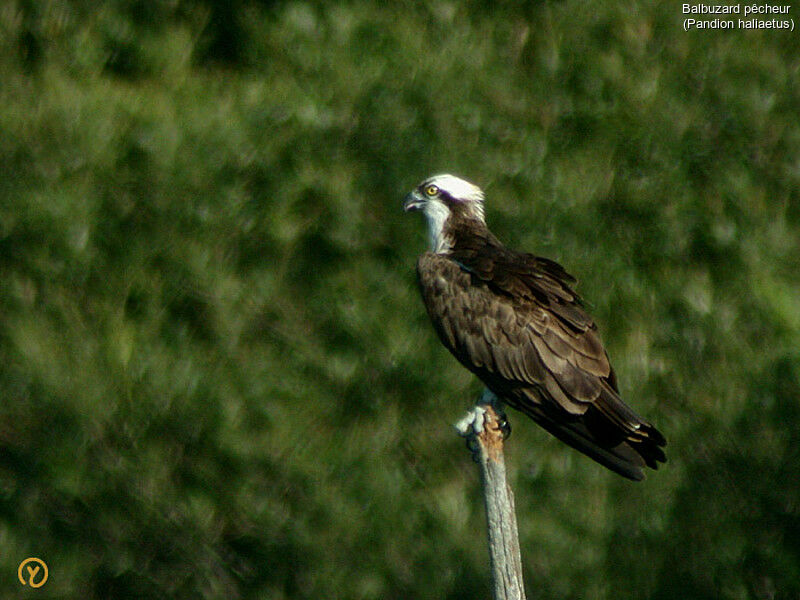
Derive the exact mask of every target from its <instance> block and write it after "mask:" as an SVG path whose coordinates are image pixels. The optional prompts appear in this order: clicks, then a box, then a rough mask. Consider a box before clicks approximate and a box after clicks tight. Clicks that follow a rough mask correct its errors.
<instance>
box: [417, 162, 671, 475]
mask: <svg viewBox="0 0 800 600" xmlns="http://www.w3.org/2000/svg"><path fill="white" fill-rule="evenodd" d="M404 209H405V210H406V211H420V212H422V214H423V215H425V217H426V219H427V222H428V232H429V236H430V245H431V250H430V251H429V252H425V253H424V254H423V255H422V256H420V257H419V260H418V262H417V277H418V281H419V287H420V291H421V292H422V299H423V300H424V302H425V307H426V309H427V311H428V315H429V316H430V318H431V321H432V322H433V326H434V328H435V329H436V332H437V333H438V335H439V338H440V339H441V341H442V343H443V344H444V345H445V346H446V347H447V349H448V350H450V352H452V353H453V355H454V356H455V357H456V358H457V359H458V360H459V362H460V363H461V364H462V365H464V366H465V367H466V368H467V369H469V370H470V371H472V372H473V373H474V374H475V375H477V376H478V377H479V378H480V379H481V380H482V381H483V383H484V384H485V385H486V387H487V388H488V389H489V390H490V391H491V392H493V393H494V394H495V395H496V396H497V397H498V398H499V399H500V400H502V401H503V402H505V403H506V404H508V405H509V406H511V407H512V408H515V409H517V410H519V411H522V412H523V413H524V414H526V415H528V416H529V417H530V418H532V419H533V420H534V421H535V422H537V423H538V424H539V425H541V426H542V427H544V428H545V429H546V430H547V431H549V432H550V433H552V434H553V435H554V436H555V437H557V438H558V439H560V440H561V441H563V442H565V443H567V444H569V445H570V446H572V447H573V448H575V449H577V450H579V451H581V452H583V453H584V454H586V455H587V456H589V457H591V458H592V459H594V460H595V461H597V462H599V463H600V464H602V465H604V466H605V467H607V468H609V469H611V470H612V471H614V472H616V473H619V474H620V475H622V476H624V477H627V478H629V479H633V480H640V479H642V478H643V477H644V475H643V473H642V468H643V467H645V466H647V467H651V468H653V469H655V468H657V467H658V463H659V462H664V461H665V460H666V457H665V455H664V451H663V450H662V447H663V446H665V445H666V440H665V439H664V436H663V435H661V433H660V432H659V431H658V430H657V429H656V428H655V427H653V426H652V425H651V424H650V423H648V422H647V421H645V420H644V419H643V418H641V417H640V416H639V415H637V414H636V413H635V412H634V411H633V410H632V409H631V408H630V407H628V406H627V405H626V404H625V403H624V402H623V401H622V399H621V398H620V396H619V389H618V388H617V381H616V377H615V375H614V370H613V369H612V368H611V365H610V363H609V360H608V355H607V354H606V351H605V349H604V348H603V345H602V343H601V341H600V337H599V335H598V333H597V326H596V325H595V322H594V321H593V319H592V317H590V316H589V314H588V313H587V312H586V310H585V308H584V306H583V305H582V303H581V300H580V298H579V297H578V295H577V294H576V293H575V292H574V291H573V285H574V284H575V279H574V278H573V277H572V276H571V275H569V274H568V273H567V272H566V271H565V270H564V269H563V267H561V265H559V264H558V263H556V262H554V261H552V260H549V259H547V258H542V257H539V256H534V255H533V254H527V253H524V252H518V251H515V250H511V249H510V248H507V247H505V246H504V245H503V244H501V243H500V241H499V240H498V239H497V238H496V237H495V236H494V235H493V234H492V232H491V231H489V229H488V227H487V226H486V220H485V217H484V194H483V191H482V190H481V189H480V188H479V187H477V186H475V185H473V184H471V183H469V182H468V181H464V180H463V179H460V178H458V177H455V176H454V175H449V174H442V175H436V176H434V177H430V178H429V179H426V180H425V181H423V182H422V183H420V184H419V185H418V186H417V187H416V188H415V189H414V190H412V191H411V192H410V193H409V194H408V195H407V196H406V199H405V204H404Z"/></svg>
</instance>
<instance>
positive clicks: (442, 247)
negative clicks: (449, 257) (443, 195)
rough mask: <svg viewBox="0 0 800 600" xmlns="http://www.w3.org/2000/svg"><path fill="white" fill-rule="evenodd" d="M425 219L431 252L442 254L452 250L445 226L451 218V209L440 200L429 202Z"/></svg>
mask: <svg viewBox="0 0 800 600" xmlns="http://www.w3.org/2000/svg"><path fill="white" fill-rule="evenodd" d="M423 212H424V214H425V218H426V219H427V221H428V239H429V240H430V243H431V250H432V251H433V252H436V253H437V254H440V253H442V252H447V251H448V250H450V243H449V242H448V241H447V238H446V237H445V236H444V224H445V223H446V222H447V219H448V218H449V217H450V209H449V208H447V206H445V204H444V203H443V202H440V201H439V200H429V201H428V202H426V203H425V208H424V209H423Z"/></svg>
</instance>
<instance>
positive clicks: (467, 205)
mask: <svg viewBox="0 0 800 600" xmlns="http://www.w3.org/2000/svg"><path fill="white" fill-rule="evenodd" d="M483 200H484V195H483V190H481V188H479V187H478V186H477V185H474V184H472V183H470V182H469V181H465V180H463V179H461V178H459V177H456V176H455V175H449V174H447V173H445V174H443V175H434V176H433V177H429V178H428V179H426V180H425V181H423V182H422V183H420V184H419V185H418V186H417V187H415V188H414V189H413V190H411V192H410V193H409V194H408V195H407V196H406V199H405V203H404V204H403V208H404V209H405V210H406V212H408V211H417V210H418V211H421V212H422V214H424V215H425V218H426V219H427V221H428V233H429V234H430V239H431V249H432V250H433V251H434V252H447V250H449V248H450V245H451V244H452V242H451V241H450V240H449V236H448V235H446V228H447V225H448V224H449V223H450V222H451V220H452V218H453V217H456V219H457V220H459V221H472V222H473V223H474V222H478V223H480V224H481V225H484V226H485V223H486V222H485V220H484V216H483Z"/></svg>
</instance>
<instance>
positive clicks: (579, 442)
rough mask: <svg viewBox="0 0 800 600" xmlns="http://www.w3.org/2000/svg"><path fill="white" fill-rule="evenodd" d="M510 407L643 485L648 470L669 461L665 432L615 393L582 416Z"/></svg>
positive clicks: (540, 407) (537, 407) (539, 407)
mask: <svg viewBox="0 0 800 600" xmlns="http://www.w3.org/2000/svg"><path fill="white" fill-rule="evenodd" d="M606 391H607V392H608V393H605V392H606ZM510 404H511V406H513V407H514V408H517V409H518V410H521V411H522V412H524V413H525V414H526V415H528V416H529V417H531V418H532V419H533V420H534V421H536V422H537V423H538V424H539V425H541V426H542V427H543V428H544V429H546V430H547V431H549V432H550V433H551V434H553V435H554V436H555V437H557V438H558V439H559V440H561V441H562V442H564V443H565V444H568V445H570V446H572V447H573V448H575V449H576V450H578V451H579V452H582V453H584V454H585V455H586V456H588V457H589V458H591V459H593V460H595V461H597V462H598V463H600V464H601V465H603V466H604V467H606V468H608V469H610V470H612V471H614V472H615V473H618V474H619V475H622V476H623V477H627V478H628V479H632V480H634V481H641V480H642V479H644V473H643V471H642V469H643V468H644V467H650V468H651V469H657V468H658V464H659V463H663V462H666V460H667V458H666V455H665V454H664V450H663V449H662V448H663V447H664V446H666V444H667V441H666V439H665V438H664V436H663V435H662V434H661V432H659V431H658V429H656V428H655V427H653V425H651V424H650V423H648V422H647V421H645V420H643V419H642V418H641V417H639V416H638V415H637V414H636V413H635V412H633V410H631V409H630V408H629V407H628V406H627V405H625V403H624V402H622V400H621V399H620V398H619V396H618V395H617V394H616V393H615V392H614V390H611V389H608V390H605V391H604V393H603V394H601V396H600V398H598V399H597V400H596V401H595V402H594V403H593V404H591V405H590V406H588V407H587V409H586V412H585V413H584V414H582V415H570V414H567V413H566V412H565V411H562V410H559V409H555V408H554V409H550V410H548V409H547V408H546V407H545V406H543V405H541V404H536V405H534V404H532V403H530V402H525V403H524V404H521V405H519V404H518V403H516V402H513V401H512V402H510Z"/></svg>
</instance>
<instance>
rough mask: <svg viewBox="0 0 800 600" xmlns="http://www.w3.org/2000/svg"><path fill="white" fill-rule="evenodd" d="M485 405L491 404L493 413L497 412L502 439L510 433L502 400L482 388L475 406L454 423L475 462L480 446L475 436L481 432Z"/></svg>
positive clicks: (506, 437) (484, 417)
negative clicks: (464, 439)
mask: <svg viewBox="0 0 800 600" xmlns="http://www.w3.org/2000/svg"><path fill="white" fill-rule="evenodd" d="M487 406H491V407H492V408H493V409H494V412H495V414H497V427H498V428H499V429H500V432H501V433H502V434H503V439H504V440H506V439H508V436H510V435H511V425H510V424H509V422H508V419H506V413H505V411H504V410H503V402H502V401H501V400H500V398H498V397H497V396H496V395H495V394H494V393H493V392H492V391H490V390H489V389H488V388H486V389H484V390H483V394H482V395H481V397H480V399H479V400H478V401H477V402H476V403H475V406H473V407H472V409H470V411H469V412H468V413H467V414H466V415H465V416H464V417H463V418H462V419H461V420H460V421H459V422H458V423H456V425H455V427H456V429H457V430H458V432H459V433H460V434H461V435H462V436H463V437H464V438H466V442H467V449H468V450H469V451H470V453H471V454H472V460H474V461H475V462H479V461H480V455H479V449H480V446H479V444H478V440H477V438H476V436H478V435H479V434H480V433H481V432H483V428H484V425H485V420H486V407H487Z"/></svg>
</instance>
